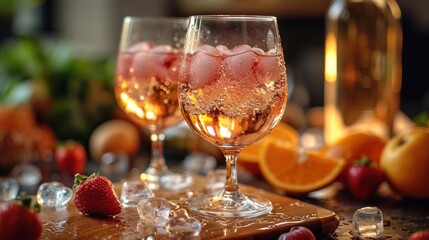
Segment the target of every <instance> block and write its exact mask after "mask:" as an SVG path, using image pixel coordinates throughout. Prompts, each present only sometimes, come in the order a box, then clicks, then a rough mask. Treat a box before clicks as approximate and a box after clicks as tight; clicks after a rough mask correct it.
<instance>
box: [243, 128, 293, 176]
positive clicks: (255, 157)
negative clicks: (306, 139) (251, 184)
mask: <svg viewBox="0 0 429 240" xmlns="http://www.w3.org/2000/svg"><path fill="white" fill-rule="evenodd" d="M270 140H274V141H281V142H288V143H291V144H293V145H298V141H299V134H298V131H297V130H295V129H294V128H293V127H291V126H289V125H288V124H286V123H282V122H280V123H279V124H278V125H277V126H276V127H274V129H273V130H272V131H271V133H270V134H269V135H267V136H266V137H265V138H264V139H262V140H261V141H260V142H257V143H254V144H252V145H249V146H247V147H245V148H244V149H243V150H242V151H241V152H240V154H239V155H238V167H239V168H240V169H244V170H245V171H247V172H248V173H251V174H253V175H254V176H261V171H260V169H259V161H260V159H261V157H262V149H263V146H264V145H265V144H266V143H267V142H268V141H270Z"/></svg>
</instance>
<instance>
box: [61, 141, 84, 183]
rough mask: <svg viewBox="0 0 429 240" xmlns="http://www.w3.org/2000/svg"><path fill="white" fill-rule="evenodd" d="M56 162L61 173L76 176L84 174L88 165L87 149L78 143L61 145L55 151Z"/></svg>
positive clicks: (71, 142) (70, 142)
mask: <svg viewBox="0 0 429 240" xmlns="http://www.w3.org/2000/svg"><path fill="white" fill-rule="evenodd" d="M55 162H56V163H57V166H58V168H59V169H60V171H62V172H64V173H67V174H69V175H70V176H74V175H75V174H76V173H80V174H82V173H83V170H84V169H85V164H86V151H85V148H84V147H83V146H82V145H81V144H80V143H77V142H73V141H69V142H66V143H65V144H64V145H59V146H58V147H57V149H56V151H55Z"/></svg>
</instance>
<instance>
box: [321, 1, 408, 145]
mask: <svg viewBox="0 0 429 240" xmlns="http://www.w3.org/2000/svg"><path fill="white" fill-rule="evenodd" d="M400 19H401V11H400V8H399V6H398V4H397V2H396V0H333V1H332V2H331V4H330V6H329V9H328V12H327V16H326V39H325V141H326V142H327V143H330V142H332V141H334V140H335V139H336V138H338V137H340V136H341V135H343V134H344V133H345V132H347V131H351V130H359V131H369V132H373V133H375V134H378V135H380V136H382V137H386V138H387V137H390V136H391V135H392V132H393V120H394V117H395V114H396V113H397V111H398V110H399V95H400V89H401V82H402V80H401V77H402V62H401V54H402V27H401V24H400Z"/></svg>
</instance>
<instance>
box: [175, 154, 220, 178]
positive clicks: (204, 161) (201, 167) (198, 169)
mask: <svg viewBox="0 0 429 240" xmlns="http://www.w3.org/2000/svg"><path fill="white" fill-rule="evenodd" d="M216 164H217V161H216V158H215V157H213V156H211V155H209V154H206V153H202V152H193V153H191V154H189V155H188V156H186V158H185V159H184V160H183V166H184V167H185V169H186V170H188V171H190V172H193V173H199V174H207V173H208V172H209V171H211V170H213V169H214V168H215V167H216Z"/></svg>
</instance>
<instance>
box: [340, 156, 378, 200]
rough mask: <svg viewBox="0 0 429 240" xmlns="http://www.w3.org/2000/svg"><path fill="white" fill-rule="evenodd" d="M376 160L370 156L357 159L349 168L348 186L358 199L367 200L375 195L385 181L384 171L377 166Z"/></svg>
mask: <svg viewBox="0 0 429 240" xmlns="http://www.w3.org/2000/svg"><path fill="white" fill-rule="evenodd" d="M374 165H375V162H374V161H373V160H371V159H368V158H363V159H361V160H357V161H355V162H354V163H353V166H351V167H350V168H349V170H348V175H347V187H348V190H349V192H350V193H351V194H352V195H353V196H354V197H355V198H357V199H359V200H362V201H367V200H369V199H370V198H371V197H373V196H374V195H375V193H376V192H377V189H378V187H379V186H380V184H381V183H382V182H383V181H384V173H383V171H381V170H380V169H378V168H376V167H375V166H374Z"/></svg>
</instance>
